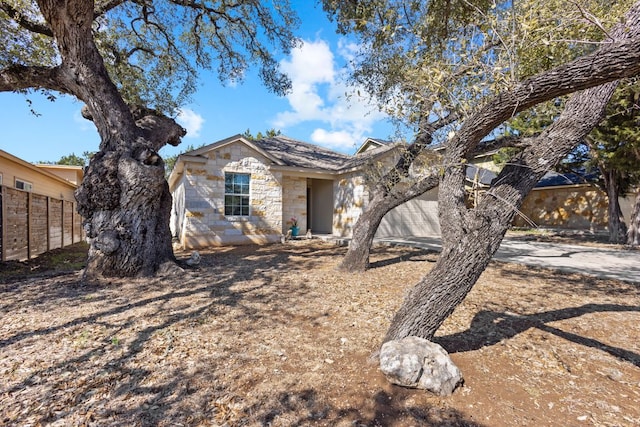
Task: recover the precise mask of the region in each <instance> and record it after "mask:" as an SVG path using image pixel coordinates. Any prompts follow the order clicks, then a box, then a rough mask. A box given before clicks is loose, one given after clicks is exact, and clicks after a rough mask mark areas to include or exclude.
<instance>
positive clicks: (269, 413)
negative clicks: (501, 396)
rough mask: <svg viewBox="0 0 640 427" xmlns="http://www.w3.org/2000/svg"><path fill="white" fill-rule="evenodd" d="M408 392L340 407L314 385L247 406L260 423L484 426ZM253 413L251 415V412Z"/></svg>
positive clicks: (329, 426)
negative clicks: (412, 398) (417, 400)
mask: <svg viewBox="0 0 640 427" xmlns="http://www.w3.org/2000/svg"><path fill="white" fill-rule="evenodd" d="M408 396H409V395H408V394H406V393H402V392H400V393H394V394H393V395H391V394H389V393H388V392H387V391H385V390H380V391H378V392H377V393H376V394H375V396H374V397H373V399H369V400H368V401H367V402H366V403H365V404H363V405H362V406H359V407H357V408H355V407H346V408H338V407H335V406H334V405H331V404H329V403H327V402H326V400H325V399H323V398H322V397H321V396H319V395H318V393H317V392H316V391H315V390H313V389H306V390H303V391H300V392H282V393H279V394H278V395H277V396H274V397H273V398H271V399H270V400H269V401H268V402H264V404H260V405H259V406H258V405H255V406H253V407H250V408H248V409H247V410H246V416H247V417H250V418H251V419H252V421H253V420H255V421H257V422H258V423H259V425H262V426H270V425H287V426H293V427H299V426H307V425H322V426H327V427H332V426H338V425H346V423H347V422H348V423H350V424H349V425H352V426H356V427H365V426H366V427H391V426H396V425H419V426H450V427H456V426H458V427H482V424H480V423H477V422H475V421H473V420H471V419H469V417H468V416H467V415H465V414H463V413H462V412H460V411H457V410H455V409H452V408H441V407H436V406H417V405H415V404H413V403H412V402H411V401H410V400H409V398H408ZM249 414H250V415H249Z"/></svg>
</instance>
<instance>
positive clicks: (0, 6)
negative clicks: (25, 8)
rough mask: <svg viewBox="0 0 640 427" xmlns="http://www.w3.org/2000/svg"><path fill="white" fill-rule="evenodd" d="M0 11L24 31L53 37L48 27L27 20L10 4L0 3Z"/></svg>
mask: <svg viewBox="0 0 640 427" xmlns="http://www.w3.org/2000/svg"><path fill="white" fill-rule="evenodd" d="M0 10H2V11H3V12H4V13H6V14H7V15H9V17H10V18H11V19H13V20H14V21H15V22H16V23H17V24H18V25H19V26H21V27H22V28H24V29H25V30H28V31H31V32H33V33H38V34H42V35H45V36H49V37H53V31H51V28H49V26H48V25H46V24H41V23H39V22H33V21H31V20H29V19H27V18H26V16H24V15H23V14H22V13H20V11H18V10H16V9H15V8H14V7H13V6H11V5H10V4H7V3H5V2H0Z"/></svg>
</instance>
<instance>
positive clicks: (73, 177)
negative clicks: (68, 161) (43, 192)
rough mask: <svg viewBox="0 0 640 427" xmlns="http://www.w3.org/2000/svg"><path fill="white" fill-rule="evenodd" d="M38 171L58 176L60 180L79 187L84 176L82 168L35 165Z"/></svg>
mask: <svg viewBox="0 0 640 427" xmlns="http://www.w3.org/2000/svg"><path fill="white" fill-rule="evenodd" d="M35 166H37V167H38V169H43V170H46V171H47V172H51V173H52V174H54V175H57V176H59V177H60V178H62V179H66V180H67V181H69V182H71V183H73V184H75V185H80V183H81V182H82V177H83V176H84V172H83V168H82V166H67V165H35Z"/></svg>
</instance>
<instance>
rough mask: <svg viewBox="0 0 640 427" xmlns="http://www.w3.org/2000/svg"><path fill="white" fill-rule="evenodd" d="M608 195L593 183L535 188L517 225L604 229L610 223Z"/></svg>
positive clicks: (524, 204) (525, 202)
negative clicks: (608, 221) (608, 220)
mask: <svg viewBox="0 0 640 427" xmlns="http://www.w3.org/2000/svg"><path fill="white" fill-rule="evenodd" d="M607 208H608V200H607V195H606V194H605V193H604V192H603V191H601V190H599V189H598V188H596V187H594V186H591V185H573V186H562V187H552V188H540V189H534V190H532V191H531V193H529V195H528V196H527V198H526V199H525V200H524V203H523V205H522V208H521V212H522V215H517V216H516V218H515V220H514V225H515V226H517V227H530V226H531V224H529V223H528V221H527V220H525V218H523V216H524V217H526V218H529V219H530V220H531V221H533V223H534V224H535V225H537V226H541V227H551V228H567V229H578V230H580V229H582V230H593V231H596V230H602V229H605V228H606V226H607Z"/></svg>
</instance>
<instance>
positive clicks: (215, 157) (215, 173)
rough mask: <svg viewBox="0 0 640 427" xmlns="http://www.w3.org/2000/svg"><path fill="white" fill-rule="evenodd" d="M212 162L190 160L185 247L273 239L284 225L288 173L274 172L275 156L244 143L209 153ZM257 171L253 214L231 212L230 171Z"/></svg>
mask: <svg viewBox="0 0 640 427" xmlns="http://www.w3.org/2000/svg"><path fill="white" fill-rule="evenodd" d="M207 156H208V160H207V163H206V164H195V163H192V164H187V165H186V167H185V178H184V219H183V221H182V224H183V226H182V234H181V236H180V242H181V245H182V246H183V247H184V248H187V249H189V248H203V247H207V246H220V245H235V244H247V243H259V244H263V243H269V242H275V241H279V240H280V236H281V233H282V229H283V221H282V218H283V213H282V174H281V173H279V172H274V173H272V172H270V171H269V170H268V163H269V160H268V159H266V158H264V157H263V156H261V155H260V154H258V153H256V152H255V151H253V150H252V149H251V148H249V147H247V146H246V145H244V144H241V143H238V144H232V145H227V146H223V147H221V148H219V149H217V150H213V151H211V152H209V153H207ZM225 172H237V173H247V174H250V175H251V181H250V184H249V187H250V190H249V194H250V201H249V203H250V207H249V216H225V214H224V173H225Z"/></svg>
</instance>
